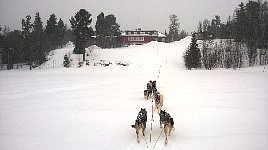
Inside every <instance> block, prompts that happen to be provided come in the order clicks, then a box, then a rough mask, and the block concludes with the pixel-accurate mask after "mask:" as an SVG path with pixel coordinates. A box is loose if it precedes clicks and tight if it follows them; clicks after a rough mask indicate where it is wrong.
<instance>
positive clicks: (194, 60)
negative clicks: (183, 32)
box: [184, 36, 201, 70]
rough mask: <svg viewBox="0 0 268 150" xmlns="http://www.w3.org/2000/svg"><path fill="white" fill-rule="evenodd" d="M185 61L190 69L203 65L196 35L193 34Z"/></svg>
mask: <svg viewBox="0 0 268 150" xmlns="http://www.w3.org/2000/svg"><path fill="white" fill-rule="evenodd" d="M184 63H185V67H186V68H187V69H189V70H191V69H192V68H200V67H201V52H200V49H199V48H198V44H197V40H196V38H195V37H194V36H192V40H191V43H190V46H189V48H188V49H187V51H186V53H185V55H184Z"/></svg>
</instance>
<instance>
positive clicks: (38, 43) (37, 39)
mask: <svg viewBox="0 0 268 150" xmlns="http://www.w3.org/2000/svg"><path fill="white" fill-rule="evenodd" d="M31 39H32V40H31V41H32V55H33V61H34V63H35V64H36V65H40V64H42V63H43V62H45V60H46V52H45V49H44V40H45V35H44V29H43V22H42V21H41V17H40V15H39V12H37V13H36V15H35V20H34V23H33V31H32V33H31Z"/></svg>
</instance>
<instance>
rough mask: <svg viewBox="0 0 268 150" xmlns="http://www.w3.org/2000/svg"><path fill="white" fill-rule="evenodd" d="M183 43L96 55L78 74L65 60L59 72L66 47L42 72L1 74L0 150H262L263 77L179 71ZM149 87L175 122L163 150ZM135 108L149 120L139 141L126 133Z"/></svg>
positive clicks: (267, 103)
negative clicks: (149, 84) (153, 85)
mask: <svg viewBox="0 0 268 150" xmlns="http://www.w3.org/2000/svg"><path fill="white" fill-rule="evenodd" d="M189 43H190V37H187V38H185V39H183V40H181V41H179V42H175V43H171V44H166V43H157V42H152V43H149V44H146V45H142V46H130V47H127V48H118V49H98V48H94V50H93V52H92V53H89V54H88V56H87V60H88V65H85V64H84V65H83V66H82V67H81V68H76V67H77V57H76V56H74V55H71V59H72V64H73V67H71V68H63V67H62V62H63V56H64V55H65V54H67V53H69V52H70V51H71V50H72V49H73V47H72V45H69V46H67V47H66V48H63V49H59V50H55V51H53V52H52V53H51V56H50V60H49V61H48V62H47V63H46V64H44V65H42V66H41V67H40V68H43V69H35V70H32V71H29V70H11V71H0V149H1V150H88V149H109V150H110V149H127V150H130V149H134V150H136V149H160V150H162V149H176V150H210V149H211V150H253V149H254V150H266V149H268V142H267V141H268V92H267V91H268V90H267V89H268V80H267V79H268V70H267V69H266V68H265V67H254V68H243V69H240V70H232V69H229V70H226V69H218V70H210V71H206V70H191V71H189V70H185V69H184V67H183V60H182V54H183V52H184V51H185V48H186V47H187V46H188V44H189ZM78 58H79V57H78ZM80 59H82V57H80ZM101 63H111V64H110V65H109V66H106V67H104V66H102V65H100V64H101ZM116 63H123V64H128V66H122V65H117V64H116ZM149 80H156V81H157V88H158V90H159V91H160V92H161V93H163V94H164V96H165V100H164V106H163V109H165V110H166V111H167V112H169V113H170V114H171V116H172V117H173V118H174V121H175V131H172V133H171V136H170V137H169V142H168V144H167V145H165V144H164V133H163V132H162V129H160V128H159V117H158V114H157V112H156V111H155V112H154V113H153V121H152V109H151V108H152V102H151V100H145V99H144V98H143V90H144V89H145V88H146V83H147V82H148V81H149ZM140 108H146V109H147V111H148V119H149V120H148V122H147V128H146V134H145V137H143V136H141V142H140V143H137V141H136V134H135V130H134V129H133V128H131V125H132V124H134V122H135V119H136V117H137V114H138V112H139V110H140ZM151 124H152V130H151V129H150V126H151ZM150 134H151V135H152V139H151V141H150V140H149V139H150V138H149V137H150Z"/></svg>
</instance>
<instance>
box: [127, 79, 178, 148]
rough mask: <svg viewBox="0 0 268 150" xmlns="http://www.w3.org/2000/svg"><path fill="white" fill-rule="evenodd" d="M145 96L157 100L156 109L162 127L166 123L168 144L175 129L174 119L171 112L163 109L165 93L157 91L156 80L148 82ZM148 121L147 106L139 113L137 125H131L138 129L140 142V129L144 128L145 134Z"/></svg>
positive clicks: (165, 130)
mask: <svg viewBox="0 0 268 150" xmlns="http://www.w3.org/2000/svg"><path fill="white" fill-rule="evenodd" d="M144 98H145V99H147V100H148V99H149V98H152V100H154V102H155V109H154V110H156V109H157V112H158V114H159V117H160V121H159V122H160V128H162V125H164V133H165V137H166V139H165V144H167V142H168V139H167V136H169V135H170V132H171V130H172V131H174V130H175V128H174V120H173V118H172V117H171V116H170V114H169V113H167V112H166V111H165V110H164V111H163V110H161V108H162V106H163V102H164V95H163V94H160V92H158V91H157V88H156V81H151V80H150V81H149V83H147V89H146V90H144ZM146 122H147V111H146V109H145V108H141V110H140V112H139V113H138V116H137V119H136V120H135V125H131V127H132V128H134V129H136V134H137V141H138V143H140V140H139V131H140V130H141V129H142V134H143V136H145V134H144V131H145V128H146Z"/></svg>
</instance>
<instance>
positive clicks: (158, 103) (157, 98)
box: [154, 92, 164, 114]
mask: <svg viewBox="0 0 268 150" xmlns="http://www.w3.org/2000/svg"><path fill="white" fill-rule="evenodd" d="M154 102H155V109H157V112H158V114H159V112H160V110H161V108H162V107H163V102H164V95H163V94H160V93H159V92H158V93H157V94H156V95H155V101H154Z"/></svg>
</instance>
